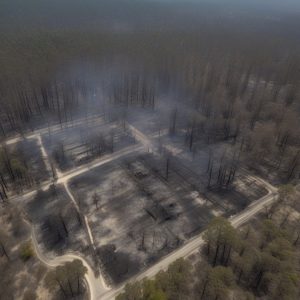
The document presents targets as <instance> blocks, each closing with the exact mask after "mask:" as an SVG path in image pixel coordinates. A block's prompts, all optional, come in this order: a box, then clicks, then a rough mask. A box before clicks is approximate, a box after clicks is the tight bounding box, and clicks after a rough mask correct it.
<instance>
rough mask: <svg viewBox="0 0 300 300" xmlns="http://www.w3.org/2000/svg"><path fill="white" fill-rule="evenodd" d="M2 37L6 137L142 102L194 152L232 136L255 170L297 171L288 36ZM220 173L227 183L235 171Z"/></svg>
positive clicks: (294, 63) (295, 56)
mask: <svg viewBox="0 0 300 300" xmlns="http://www.w3.org/2000/svg"><path fill="white" fill-rule="evenodd" d="M0 38H1V41H2V43H1V46H0V53H1V55H0V66H1V72H0V105H1V111H0V134H1V136H2V138H3V137H5V136H7V135H9V134H11V133H15V132H21V133H23V132H24V131H26V130H28V129H34V128H36V127H38V126H45V125H48V124H49V123H61V124H62V123H64V122H69V121H72V120H74V119H75V118H76V117H77V116H78V115H81V116H82V114H83V115H88V114H90V113H94V112H101V113H106V114H111V115H113V114H115V111H116V110H115V109H114V108H116V107H118V108H119V107H120V106H121V107H125V108H126V109H127V110H129V111H130V109H131V108H132V107H136V106H139V107H143V108H144V109H149V110H150V109H151V110H153V109H154V111H155V112H157V113H158V114H159V112H161V110H163V111H164V113H165V114H167V116H166V115H163V118H164V119H169V124H166V122H165V120H161V123H162V124H164V125H165V126H167V127H169V129H170V134H177V133H179V132H181V131H182V130H183V131H184V132H185V138H184V142H185V143H186V145H187V147H188V148H189V149H190V150H191V151H194V152H197V150H198V149H201V147H202V145H203V143H204V144H206V145H212V144H215V143H217V142H219V141H226V142H232V143H234V144H237V145H238V148H240V152H241V155H240V157H238V158H239V161H240V160H241V161H243V162H244V164H246V165H248V166H251V167H252V168H255V169H256V170H257V171H259V172H265V173H270V174H273V173H274V174H276V175H279V178H280V180H286V181H289V180H292V179H293V178H295V177H296V176H297V174H298V171H299V164H300V152H299V151H300V145H299V140H300V139H299V136H300V130H299V128H300V126H299V112H300V107H299V105H300V101H299V97H300V96H299V93H300V92H299V66H300V57H299V53H300V52H299V51H297V50H298V49H299V46H300V45H299V43H298V41H297V39H294V38H293V37H292V36H288V37H287V36H284V35H280V36H279V37H276V38H275V36H274V35H272V34H271V35H270V36H268V37H266V36H265V35H264V34H262V35H259V34H256V35H253V34H251V32H248V31H245V32H243V33H241V32H237V31H232V32H231V31H228V30H227V29H221V28H207V31H204V32H203V31H201V30H195V31H193V32H184V33H183V32H180V31H176V30H174V31H162V32H151V31H146V32H128V33H123V34H118V33H112V32H101V31H97V32H80V31H53V32H51V31H48V32H40V33H34V34H33V33H30V32H29V33H22V34H16V35H10V34H6V35H4V34H2V35H1V37H0ZM257 49H259V51H257ZM165 99H171V100H170V102H171V105H168V106H167V107H164V104H165ZM167 103H169V102H167ZM124 114H125V115H126V113H124ZM106 117H107V119H112V118H110V116H106ZM123 117H124V116H119V118H123ZM125 117H126V116H125ZM210 167H211V168H212V173H214V172H218V171H217V169H214V168H216V167H214V166H213V165H212V166H210ZM228 172H231V173H232V172H233V171H230V170H228ZM228 172H227V173H228ZM219 180H220V182H219V184H220V185H223V186H224V185H226V184H227V182H230V180H231V179H230V178H228V177H227V176H225V177H224V176H220V177H219Z"/></svg>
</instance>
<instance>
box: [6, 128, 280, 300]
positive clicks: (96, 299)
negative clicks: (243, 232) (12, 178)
mask: <svg viewBox="0 0 300 300" xmlns="http://www.w3.org/2000/svg"><path fill="white" fill-rule="evenodd" d="M78 123H79V122H78ZM128 125H129V128H130V130H131V132H132V134H133V135H134V136H135V137H136V138H137V140H138V141H139V142H140V143H141V144H142V145H143V147H144V148H146V149H148V151H155V150H154V147H153V145H152V142H151V140H150V139H149V138H148V137H147V136H145V135H144V134H143V133H142V132H140V131H139V130H138V129H136V128H135V127H133V126H132V125H130V124H128ZM55 129H56V128H55ZM40 133H43V130H40V132H37V133H35V134H32V135H31V136H28V138H37V139H38V141H39V144H40V146H41V148H42V154H43V157H44V158H45V160H47V159H48V157H47V153H46V151H45V149H44V146H43V144H42V141H41V139H40ZM19 139H20V138H15V139H11V140H10V141H9V142H8V144H10V143H14V142H16V141H18V140H19ZM140 148H141V146H140V145H135V146H133V147H128V148H127V149H124V150H122V151H119V152H116V153H114V154H112V155H110V156H108V157H105V158H101V159H99V160H96V161H94V162H93V163H90V164H87V165H85V166H82V167H79V168H76V169H74V170H72V171H70V172H67V173H59V174H57V175H58V178H57V181H56V182H57V183H61V184H63V185H65V186H67V183H68V181H69V180H70V179H71V178H73V177H75V176H78V175H80V174H82V173H84V172H86V171H88V170H90V169H93V168H95V167H97V166H100V165H102V164H105V163H108V162H110V161H112V160H114V159H116V158H119V157H121V156H123V155H126V154H129V153H132V151H137V150H140ZM48 167H49V166H48ZM248 177H249V178H251V179H252V180H255V181H257V182H259V183H260V184H262V186H264V187H265V188H266V189H267V190H268V194H267V195H266V196H264V197H262V198H260V199H258V200H257V201H255V202H253V203H252V204H251V205H249V206H248V207H247V208H246V209H245V210H244V211H242V212H241V213H239V214H237V215H235V216H233V217H231V218H230V222H231V223H232V225H233V226H234V227H238V226H241V225H242V224H244V223H245V222H247V221H248V220H249V219H250V218H252V217H253V216H255V215H256V214H257V213H258V212H260V211H261V210H263V209H264V208H265V206H267V205H270V204H271V203H272V202H273V201H275V200H276V199H277V197H278V192H277V189H276V188H275V187H274V186H272V185H270V184H269V183H268V182H266V181H264V180H263V179H261V178H259V177H256V176H251V175H248ZM50 184H51V183H46V184H45V185H44V186H43V188H48V187H49V186H50ZM67 190H68V188H67ZM33 193H34V191H31V192H29V193H27V194H26V195H23V197H26V196H29V195H31V194H33ZM71 198H72V197H71ZM72 200H74V199H72ZM30 226H31V236H32V242H33V246H34V249H35V252H36V255H37V257H38V259H39V260H40V261H41V262H43V263H44V264H45V265H47V266H49V267H56V266H58V265H61V264H64V263H66V262H70V261H72V260H74V259H79V260H80V261H81V262H82V263H83V265H84V266H85V267H86V268H87V270H88V272H87V274H86V276H85V279H86V281H87V284H88V286H89V291H90V297H91V299H92V300H109V299H114V298H115V297H116V296H117V295H118V294H119V293H120V292H121V291H122V289H123V288H124V286H125V284H126V283H127V282H125V283H124V284H123V285H121V286H119V287H116V288H114V289H110V288H109V287H108V286H106V285H105V282H104V280H103V278H102V276H101V275H100V276H99V277H96V276H95V274H94V272H93V270H92V268H91V267H90V265H89V264H88V263H87V261H86V260H85V259H84V258H82V257H81V256H79V255H76V254H65V255H62V256H58V257H55V258H53V259H48V258H46V257H45V256H44V255H43V253H42V252H41V250H40V249H39V246H38V242H37V239H36V235H35V230H34V226H33V225H32V224H30ZM202 236H203V233H201V234H200V235H198V236H196V237H194V238H192V239H190V240H189V241H188V242H187V243H186V244H185V245H183V246H182V247H180V248H179V249H177V250H175V251H174V252H172V253H170V254H169V255H167V256H165V257H164V258H162V260H160V261H159V262H158V263H157V264H155V265H154V266H152V267H150V268H148V269H147V270H145V271H143V272H141V273H140V274H138V275H136V276H135V277H133V278H131V279H130V280H129V281H134V280H141V279H143V278H146V277H148V278H151V277H153V276H155V275H156V274H157V273H158V272H159V271H160V270H165V269H167V268H168V266H169V265H170V264H171V263H173V262H174V261H176V260H177V259H179V258H182V257H183V258H185V257H188V256H189V255H191V254H192V253H194V252H196V251H198V250H199V247H201V246H202V245H203V239H202ZM129 281H128V282H129Z"/></svg>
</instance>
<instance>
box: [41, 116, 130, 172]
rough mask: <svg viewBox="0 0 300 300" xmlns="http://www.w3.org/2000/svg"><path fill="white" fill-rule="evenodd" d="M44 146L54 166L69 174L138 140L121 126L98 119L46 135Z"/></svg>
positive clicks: (44, 136)
mask: <svg viewBox="0 0 300 300" xmlns="http://www.w3.org/2000/svg"><path fill="white" fill-rule="evenodd" d="M43 143H44V145H45V148H46V151H47V153H48V155H49V156H50V157H51V159H52V161H53V162H54V163H55V165H56V166H57V167H58V168H59V169H60V170H61V171H66V170H70V169H71V168H74V167H76V166H79V165H82V164H85V163H88V162H90V161H92V160H93V159H95V158H99V157H101V156H103V155H105V154H111V153H113V152H115V151H118V150H121V149H123V148H125V147H128V146H130V145H133V144H134V143H135V140H134V138H133V137H132V136H131V135H130V132H128V131H127V130H126V128H125V127H124V126H123V125H122V124H120V123H118V122H106V121H105V120H104V119H103V118H97V119H95V120H93V121H90V122H86V123H84V124H83V125H82V126H81V125H77V126H74V127H68V128H63V129H61V130H59V131H57V132H52V133H47V134H44V135H43Z"/></svg>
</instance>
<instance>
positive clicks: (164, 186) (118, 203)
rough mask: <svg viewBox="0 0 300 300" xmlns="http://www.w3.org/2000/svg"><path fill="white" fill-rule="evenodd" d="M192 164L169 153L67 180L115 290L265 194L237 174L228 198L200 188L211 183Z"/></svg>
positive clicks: (135, 157) (125, 160) (136, 156)
mask: <svg viewBox="0 0 300 300" xmlns="http://www.w3.org/2000/svg"><path fill="white" fill-rule="evenodd" d="M207 155H208V154H207ZM197 164H198V168H199V162H197V163H196V161H194V162H189V161H188V160H187V159H184V156H178V157H177V156H172V155H171V154H170V153H168V155H167V156H166V154H162V155H158V154H153V153H152V154H150V153H143V152H138V153H132V154H131V155H128V156H124V157H122V158H119V159H117V160H115V161H113V162H110V163H107V164H104V165H102V166H101V167H97V168H95V169H93V170H90V171H88V172H86V173H85V174H83V175H80V176H78V177H75V178H74V179H73V180H71V182H70V185H69V186H70V188H71V190H72V193H73V195H74V196H75V199H76V201H77V203H78V206H79V207H80V209H81V211H82V212H83V213H84V214H85V215H86V216H87V218H88V222H89V225H90V228H91V233H92V236H93V239H94V243H95V247H96V251H97V254H98V258H99V260H100V263H101V265H102V266H103V270H104V271H105V272H106V273H107V274H108V275H109V277H110V278H111V280H112V281H113V282H114V283H120V282H123V281H124V280H126V279H128V278H130V277H131V276H133V275H134V274H137V273H138V272H140V271H141V270H144V269H146V268H147V267H149V266H150V265H152V264H153V263H154V262H156V261H157V260H159V259H160V258H161V257H163V256H165V255H166V254H168V253H170V252H171V251H173V250H174V249H176V248H178V247H179V246H180V245H182V244H183V243H185V242H186V241H187V240H188V239H190V238H191V237H193V236H195V235H196V234H198V233H200V232H201V231H202V230H203V229H204V227H205V225H206V224H207V223H208V222H209V221H210V220H211V219H212V218H213V217H214V216H217V215H226V216H230V215H232V214H234V213H237V212H239V211H241V210H242V209H244V208H245V207H246V206H247V205H248V204H249V203H251V201H253V200H256V199H258V198H259V197H261V196H262V195H264V194H266V190H265V189H264V188H262V187H261V186H260V184H258V183H256V182H255V181H254V180H251V178H249V177H248V176H246V175H244V174H242V173H239V174H237V175H236V177H235V181H234V183H233V184H232V185H231V186H230V188H227V189H226V190H225V189H222V188H221V189H219V188H213V186H212V188H207V184H203V182H202V181H203V180H204V177H205V176H206V178H207V177H208V175H207V174H206V175H205V174H204V173H205V171H204V172H203V174H202V175H201V174H199V173H197V172H196V171H195V170H194V169H195V168H197ZM206 168H207V167H206ZM206 168H203V167H202V169H204V170H206ZM201 176H202V177H201Z"/></svg>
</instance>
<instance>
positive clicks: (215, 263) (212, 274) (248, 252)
mask: <svg viewBox="0 0 300 300" xmlns="http://www.w3.org/2000/svg"><path fill="white" fill-rule="evenodd" d="M291 198H292V196H291V189H290V188H289V186H287V187H283V188H281V189H280V200H279V202H277V203H276V204H275V205H274V206H272V208H271V209H268V210H267V211H266V214H265V217H263V218H262V220H260V221H256V222H254V223H253V224H254V225H248V226H244V228H243V229H241V230H237V229H235V228H233V227H232V226H231V224H230V223H229V222H228V221H227V220H226V219H224V218H222V217H217V218H215V219H213V220H212V221H211V223H210V224H209V225H208V227H207V230H206V232H205V233H204V241H205V245H204V246H203V247H202V248H201V250H200V253H201V256H200V254H198V255H194V256H192V257H190V258H189V259H188V260H183V259H181V260H178V261H176V262H175V263H174V264H173V265H171V266H170V267H169V269H168V270H167V271H161V272H160V273H158V275H156V277H155V278H154V279H153V280H148V279H146V280H144V281H142V282H135V283H131V284H128V285H127V286H126V287H125V291H124V292H123V293H122V294H120V295H119V296H118V297H117V299H118V300H129V299H136V300H140V299H141V300H142V299H143V300H145V299H147V300H150V299H170V300H171V299H197V300H199V299H200V300H210V299H213V300H216V299H219V300H220V299H222V300H226V299H245V300H249V299H255V298H261V297H262V298H264V299H272V300H274V299H278V300H279V299H280V300H284V299H286V300H287V299H289V300H292V299H295V300H296V299H299V296H300V290H299V286H300V285H299V284H300V273H299V254H300V248H299V246H300V243H299V219H298V220H294V218H292V214H291V213H289V214H286V213H283V214H281V217H280V218H279V217H278V216H276V217H275V212H277V213H278V212H279V211H282V208H284V210H283V211H284V212H285V211H286V209H288V208H289V209H290V205H291V203H293V207H296V206H295V203H294V202H291ZM279 206H281V209H280V208H279ZM270 211H272V213H270Z"/></svg>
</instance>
